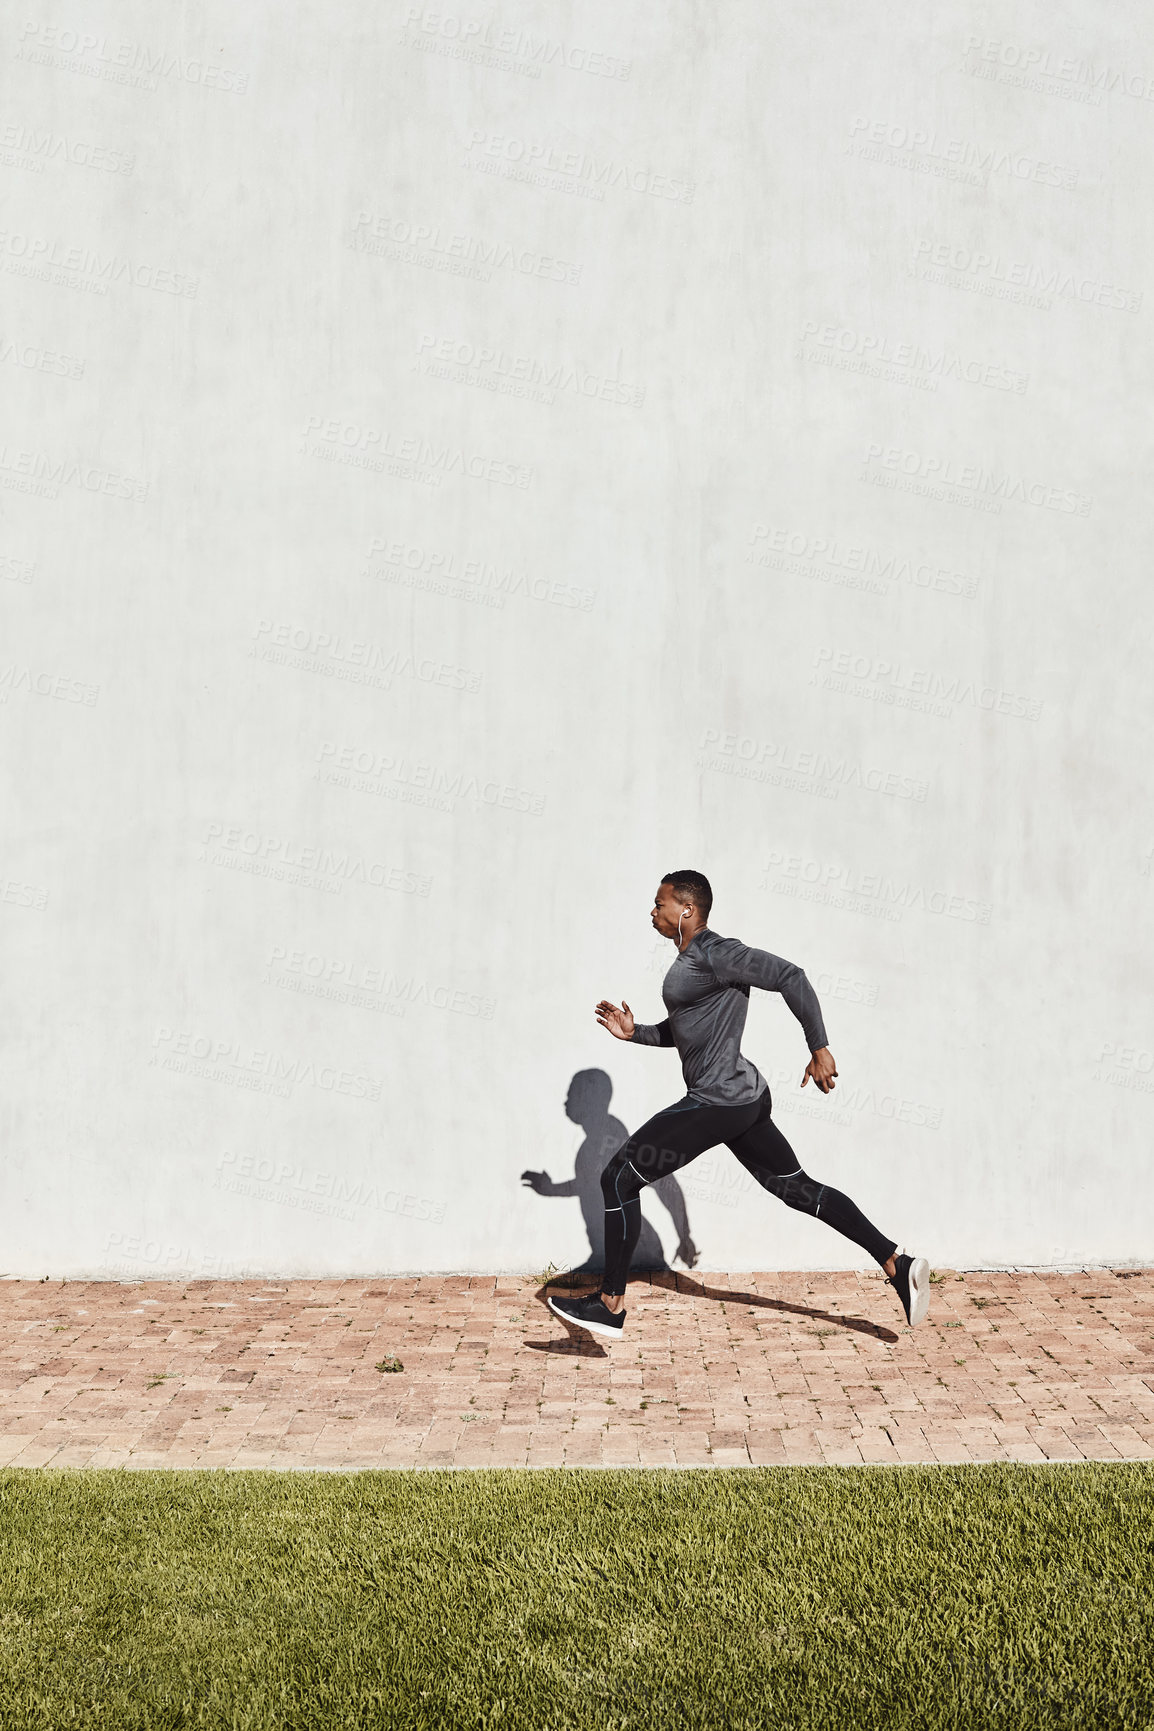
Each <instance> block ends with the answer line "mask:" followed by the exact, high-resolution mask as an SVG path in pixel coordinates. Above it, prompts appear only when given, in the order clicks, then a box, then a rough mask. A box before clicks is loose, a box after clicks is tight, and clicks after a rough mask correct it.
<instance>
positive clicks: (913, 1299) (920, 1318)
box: [886, 1253, 930, 1328]
mask: <svg viewBox="0 0 1154 1731" xmlns="http://www.w3.org/2000/svg"><path fill="white" fill-rule="evenodd" d="M894 1268H895V1270H896V1272H895V1273H894V1274H892V1275H891V1274H887V1275H886V1279H887V1280H888V1281H889V1283H890V1285H891V1286H892V1287H893V1289H894V1291H895V1292H896V1293H897V1295H898V1297H899V1298H900V1299H901V1301H902V1309H903V1310H904V1311H905V1313H906V1321H907V1322H908V1323H909V1325H910V1327H911V1328H915V1327H916V1326H917V1324H918V1323H919V1322H924V1321H925V1319H926V1312H927V1311H928V1310H929V1308H930V1265H929V1263H928V1262H927V1261H926V1259H925V1257H924V1256H906V1255H905V1254H904V1253H903V1254H902V1255H901V1256H895V1257H894Z"/></svg>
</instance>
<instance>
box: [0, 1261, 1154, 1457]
mask: <svg viewBox="0 0 1154 1731" xmlns="http://www.w3.org/2000/svg"><path fill="white" fill-rule="evenodd" d="M939 1276H940V1278H939ZM935 1282H936V1283H935V1285H934V1288H933V1300H932V1305H931V1312H930V1317H929V1320H928V1321H927V1322H926V1323H925V1324H923V1325H922V1326H921V1327H919V1328H918V1329H916V1330H911V1329H909V1328H907V1327H906V1326H905V1323H904V1319H902V1316H901V1311H900V1308H899V1307H898V1304H897V1300H896V1299H895V1297H894V1295H893V1293H892V1291H891V1290H890V1288H889V1287H888V1286H886V1285H885V1283H884V1281H883V1278H882V1276H881V1275H880V1273H878V1274H875V1273H870V1274H844V1273H840V1274H735V1275H717V1274H705V1275H696V1274H694V1275H686V1274H680V1275H676V1276H673V1275H665V1276H661V1275H658V1276H654V1277H653V1280H652V1281H649V1280H646V1279H643V1280H640V1281H637V1282H635V1283H633V1284H631V1286H630V1288H629V1298H628V1301H627V1302H628V1306H629V1320H628V1323H627V1325H626V1327H627V1334H626V1336H625V1338H624V1339H622V1340H621V1341H620V1342H613V1343H609V1344H608V1345H607V1346H606V1348H604V1349H603V1348H602V1347H601V1345H600V1344H599V1343H597V1342H594V1341H592V1340H591V1337H590V1336H588V1335H580V1336H578V1335H577V1334H576V1333H575V1334H574V1335H573V1336H572V1337H570V1336H569V1335H568V1334H567V1333H566V1330H565V1328H564V1326H563V1325H562V1324H561V1323H560V1321H559V1320H558V1319H557V1318H556V1317H554V1316H553V1315H552V1313H551V1312H550V1311H548V1310H547V1309H546V1307H545V1305H544V1303H543V1301H542V1297H541V1289H540V1288H539V1287H538V1286H537V1284H536V1283H535V1282H532V1281H527V1280H524V1279H521V1278H518V1277H502V1278H500V1279H494V1278H492V1277H485V1278H483V1277H480V1276H476V1277H472V1278H469V1277H463V1276H461V1277H450V1278H443V1277H426V1278H416V1277H409V1278H406V1279H382V1280H377V1281H372V1280H344V1281H341V1280H317V1281H293V1282H291V1283H285V1282H281V1283H276V1282H273V1283H269V1284H267V1285H266V1284H265V1283H264V1282H259V1281H207V1280H192V1281H188V1282H186V1283H160V1282H155V1283H154V1282H144V1283H135V1284H126V1285H120V1284H117V1283H111V1282H97V1281H68V1282H63V1283H62V1282H51V1283H48V1282H42V1283H36V1282H31V1281H5V1282H3V1283H0V1465H17V1466H45V1465H51V1466H54V1467H63V1466H78V1467H79V1466H93V1467H95V1466H130V1467H194V1466H196V1467H236V1468H239V1467H280V1468H329V1469H334V1468H350V1467H446V1466H459V1467H460V1466H466V1467H472V1466H500V1467H508V1466H561V1465H573V1466H637V1465H642V1466H708V1465H715V1466H747V1465H749V1464H750V1463H751V1462H752V1463H754V1464H758V1465H762V1464H772V1463H775V1462H786V1463H800V1462H817V1463H841V1464H844V1463H854V1464H856V1463H858V1462H863V1461H865V1462H898V1461H926V1462H935V1461H972V1460H973V1461H988V1460H1017V1461H1042V1460H1119V1459H1127V1460H1135V1459H1150V1458H1152V1457H1154V1334H1152V1328H1151V1321H1152V1319H1154V1270H1142V1271H1140V1272H1138V1273H1134V1272H1132V1271H1129V1270H1121V1271H1118V1272H1117V1273H1112V1272H1110V1271H1108V1270H1107V1271H1102V1270H1098V1271H1091V1272H1088V1273H1080V1274H1001V1273H997V1274H988V1273H987V1274H965V1275H956V1274H955V1273H954V1272H953V1271H952V1270H943V1271H938V1275H936V1276H935ZM394 1356H395V1357H399V1358H400V1360H401V1361H402V1363H403V1366H404V1368H403V1370H401V1371H399V1372H389V1371H382V1370H381V1369H379V1368H377V1367H378V1366H379V1365H381V1364H382V1363H384V1362H385V1361H386V1360H387V1359H388V1358H390V1357H394Z"/></svg>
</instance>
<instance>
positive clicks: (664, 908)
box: [649, 884, 693, 938]
mask: <svg viewBox="0 0 1154 1731" xmlns="http://www.w3.org/2000/svg"><path fill="white" fill-rule="evenodd" d="M692 906H693V903H692V902H689V901H686V900H685V898H684V897H683V896H679V895H677V894H676V893H675V892H674V888H673V885H672V884H658V886H657V894H656V896H655V897H654V900H653V912H652V913H651V914H650V916H649V917H650V919H651V920H652V922H653V929H654V931H656V932H660V933H661V936H662V937H663V938H676V936H677V922H678V920H679V919H680V918H681V915H682V912H683V911H684V909H686V908H692ZM682 930H683V931H684V926H683V927H682Z"/></svg>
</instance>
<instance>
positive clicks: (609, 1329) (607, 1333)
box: [545, 1298, 625, 1340]
mask: <svg viewBox="0 0 1154 1731" xmlns="http://www.w3.org/2000/svg"><path fill="white" fill-rule="evenodd" d="M545 1302H546V1303H547V1304H548V1306H549V1309H550V1310H551V1311H552V1312H553V1314H554V1316H559V1317H560V1318H561V1320H562V1322H571V1323H572V1324H573V1327H574V1328H585V1329H588V1331H589V1333H590V1334H601V1335H604V1337H605V1339H606V1340H620V1339H621V1336H622V1335H623V1334H624V1332H625V1324H624V1323H622V1324H621V1327H620V1328H614V1327H613V1326H612V1325H611V1324H610V1323H608V1322H579V1321H578V1319H577V1318H576V1317H575V1316H570V1315H569V1312H568V1311H567V1310H559V1309H558V1308H557V1306H556V1305H555V1304H554V1302H553V1300H552V1299H551V1298H547V1299H546V1300H545Z"/></svg>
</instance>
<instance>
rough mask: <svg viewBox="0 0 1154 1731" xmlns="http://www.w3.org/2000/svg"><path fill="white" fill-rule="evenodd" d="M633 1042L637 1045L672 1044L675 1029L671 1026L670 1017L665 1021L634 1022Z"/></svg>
mask: <svg viewBox="0 0 1154 1731" xmlns="http://www.w3.org/2000/svg"><path fill="white" fill-rule="evenodd" d="M633 1044H634V1045H635V1046H672V1044H673V1029H672V1028H671V1027H670V1026H669V1017H668V1016H666V1018H665V1020H664V1021H663V1022H634V1024H633Z"/></svg>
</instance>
